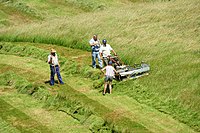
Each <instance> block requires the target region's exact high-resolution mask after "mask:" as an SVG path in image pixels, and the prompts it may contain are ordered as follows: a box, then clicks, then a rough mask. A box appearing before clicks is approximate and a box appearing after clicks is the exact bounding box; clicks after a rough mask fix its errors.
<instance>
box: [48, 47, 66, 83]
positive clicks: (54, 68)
mask: <svg viewBox="0 0 200 133" xmlns="http://www.w3.org/2000/svg"><path fill="white" fill-rule="evenodd" d="M48 63H49V65H50V70H51V77H50V85H54V76H55V74H57V77H58V81H59V83H60V84H64V82H63V81H62V77H61V75H60V64H59V62H58V56H57V54H56V50H55V49H51V53H50V54H49V56H48Z"/></svg>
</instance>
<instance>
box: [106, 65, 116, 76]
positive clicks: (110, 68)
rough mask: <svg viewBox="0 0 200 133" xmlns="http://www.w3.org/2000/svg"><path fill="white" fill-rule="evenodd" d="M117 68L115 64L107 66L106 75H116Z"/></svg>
mask: <svg viewBox="0 0 200 133" xmlns="http://www.w3.org/2000/svg"><path fill="white" fill-rule="evenodd" d="M114 70H115V68H114V67H113V66H110V65H108V66H106V76H112V77H113V76H114V75H115V71H114Z"/></svg>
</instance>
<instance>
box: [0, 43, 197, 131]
mask: <svg viewBox="0 0 200 133" xmlns="http://www.w3.org/2000/svg"><path fill="white" fill-rule="evenodd" d="M31 45H32V44H30V43H29V44H27V43H25V44H20V43H15V44H13V43H3V45H2V46H3V47H2V49H1V54H0V57H1V59H2V63H1V64H0V66H1V74H0V77H1V79H3V80H1V86H2V85H3V86H2V87H1V88H2V89H1V90H2V91H1V92H2V93H1V98H2V99H4V101H2V105H4V106H5V107H4V108H2V109H1V111H2V113H1V118H2V119H3V120H4V121H6V122H7V124H11V126H10V127H15V128H17V129H18V130H20V131H24V130H26V131H27V132H31V131H33V130H39V131H41V130H44V131H45V132H48V130H50V131H52V132H63V131H69V132H73V131H75V132H78V131H79V130H82V128H84V130H82V131H83V132H87V130H89V129H90V130H91V131H93V132H97V131H99V132H100V131H105V132H112V131H117V132H120V131H121V132H132V131H135V132H185V133H187V132H194V131H193V130H192V129H191V128H189V127H188V126H187V125H185V124H183V123H180V122H178V121H176V120H174V119H173V118H172V117H171V116H169V115H166V114H162V113H160V112H159V111H157V110H155V109H153V108H151V107H148V106H146V105H143V104H140V103H138V102H137V101H136V100H134V99H132V98H129V97H128V96H126V95H120V93H118V91H116V92H114V93H113V95H110V96H105V97H104V96H102V93H101V92H99V89H93V87H92V86H93V84H94V83H95V80H94V79H95V77H93V76H91V77H90V78H85V76H88V74H84V73H83V72H77V71H78V70H77V69H76V68H75V69H73V68H72V67H73V66H76V65H75V64H73V62H74V61H76V60H77V61H78V60H80V58H83V57H79V56H77V55H76V53H77V52H78V51H79V52H80V50H78V51H76V50H71V49H66V48H63V47H56V46H54V47H55V48H57V50H58V52H59V53H62V51H63V50H65V51H67V53H69V55H70V56H71V57H70V56H68V55H65V54H62V58H61V61H62V63H63V65H62V69H63V71H62V73H61V74H62V76H63V78H64V82H66V83H67V84H66V85H62V86H60V85H58V84H56V85H55V86H54V87H50V86H49V85H48V84H46V80H47V79H48V75H49V72H48V71H49V70H48V65H47V64H46V63H45V61H44V59H43V58H45V57H46V56H43V55H44V54H45V53H44V52H45V51H46V50H44V49H43V48H49V47H52V46H51V45H44V44H40V45H39V44H37V47H39V48H37V47H35V46H31ZM75 51H76V52H75ZM3 54H6V55H3ZM47 54H48V53H47ZM88 54H89V53H87V52H82V55H88ZM27 56H29V57H27ZM75 57H76V58H75ZM65 58H67V59H68V61H67V62H65V61H66V60H65ZM69 59H70V60H71V61H70V60H69ZM13 60H15V61H13ZM63 61H64V62H65V63H64V62H63ZM87 62H88V59H87V58H85V59H84V58H83V59H82V60H80V62H79V63H78V64H77V65H78V66H79V69H85V68H82V67H83V66H85V63H87ZM82 63H83V64H82ZM81 64H82V65H81ZM66 70H68V72H66ZM91 71H93V70H92V68H88V70H87V71H86V73H91ZM94 72H95V71H94ZM96 73H98V71H96ZM33 75H34V76H33ZM80 75H82V76H80ZM94 76H95V75H94ZM93 78H94V79H93ZM101 78H103V75H102V76H101ZM38 79H39V80H38ZM97 80H98V79H97ZM29 82H30V83H31V84H30V83H29ZM68 85H70V86H72V87H73V88H72V87H69V86H68ZM9 88H16V89H17V90H18V93H24V94H29V95H30V96H32V97H33V98H35V99H37V100H38V101H35V100H33V103H30V101H31V100H27V102H22V100H24V99H31V98H30V97H27V96H24V95H21V94H16V93H10V95H9V94H8V91H10V92H13V91H11V89H9ZM101 89H102V88H101ZM5 92H7V93H5ZM49 93H50V94H49ZM26 97H27V98H26ZM51 97H52V98H51ZM5 100H6V101H7V103H6V102H5ZM63 100H64V101H63ZM19 102H21V105H19ZM41 102H42V103H43V109H40V108H41V105H37V103H38V104H39V103H41ZM7 104H11V105H12V106H13V107H15V108H17V109H18V111H20V110H23V108H24V110H23V112H26V114H28V115H29V117H28V116H27V118H26V120H27V121H26V122H25V123H29V122H28V121H31V122H32V123H34V120H33V121H32V120H31V119H33V118H34V119H36V120H37V121H39V122H41V123H44V122H45V121H42V120H40V119H38V117H41V115H42V113H44V111H45V110H46V109H49V110H52V109H53V111H55V115H56V114H59V112H57V111H61V112H65V113H67V114H69V115H70V116H72V118H75V120H78V122H80V123H78V122H77V123H75V125H76V124H77V126H78V127H79V128H77V130H76V129H74V128H73V126H72V127H71V126H70V125H68V124H67V123H68V122H66V123H65V122H64V121H63V119H60V120H59V118H57V122H55V124H53V123H54V121H52V120H51V119H50V118H49V119H50V122H49V123H48V124H44V125H46V126H47V127H48V129H47V130H45V127H43V126H42V127H40V126H39V127H40V128H41V129H40V128H39V127H37V125H35V126H34V127H35V128H36V129H34V127H32V126H31V125H30V127H29V128H30V129H29V128H27V126H25V125H24V126H23V123H20V124H19V125H15V124H13V123H12V121H10V119H9V116H10V115H13V117H16V118H17V120H18V119H19V120H18V121H20V120H21V119H22V121H23V118H21V117H23V113H17V116H15V115H14V114H13V112H12V111H11V112H10V114H9V115H6V114H5V110H6V109H7V110H9V108H11V107H7V106H9V105H7ZM83 105H84V106H83ZM26 110H27V111H26ZM37 110H39V112H38V114H35V113H37ZM13 111H14V110H13ZM29 111H33V112H34V113H33V114H31V113H30V112H29ZM40 111H41V112H40ZM6 112H7V111H6ZM15 112H16V111H15ZM75 112H76V113H75ZM46 113H47V114H49V113H50V114H51V112H49V113H48V111H47V112H46ZM50 114H49V115H50ZM34 115H36V116H34ZM18 117H19V118H18ZM48 117H54V116H45V117H44V119H48ZM29 119H30V120H29ZM66 121H71V120H66ZM104 121H105V122H104ZM60 122H61V124H62V125H63V124H66V126H69V129H68V130H66V129H65V126H62V125H60ZM37 123H38V122H37ZM78 124H79V125H78ZM56 125H60V126H59V129H57V128H56V129H54V130H53V128H54V127H55V126H56ZM18 126H19V127H18ZM38 128H39V129H38ZM8 129H9V130H11V129H12V128H8Z"/></svg>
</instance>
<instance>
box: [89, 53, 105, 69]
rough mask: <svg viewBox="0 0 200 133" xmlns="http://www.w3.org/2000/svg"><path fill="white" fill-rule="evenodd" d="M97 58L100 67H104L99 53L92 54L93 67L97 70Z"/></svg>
mask: <svg viewBox="0 0 200 133" xmlns="http://www.w3.org/2000/svg"><path fill="white" fill-rule="evenodd" d="M96 58H98V63H99V67H100V68H102V67H103V65H102V60H101V58H100V54H99V52H92V67H93V68H96Z"/></svg>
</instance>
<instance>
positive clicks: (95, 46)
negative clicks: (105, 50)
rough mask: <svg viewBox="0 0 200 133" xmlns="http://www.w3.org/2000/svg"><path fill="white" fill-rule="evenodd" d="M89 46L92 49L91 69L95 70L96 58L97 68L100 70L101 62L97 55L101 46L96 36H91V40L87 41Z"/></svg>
mask: <svg viewBox="0 0 200 133" xmlns="http://www.w3.org/2000/svg"><path fill="white" fill-rule="evenodd" d="M89 44H90V46H91V48H92V67H93V68H96V58H98V63H99V67H100V68H102V60H101V58H100V54H99V49H100V46H101V44H100V41H99V39H97V35H93V38H92V39H91V40H90V41H89Z"/></svg>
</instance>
